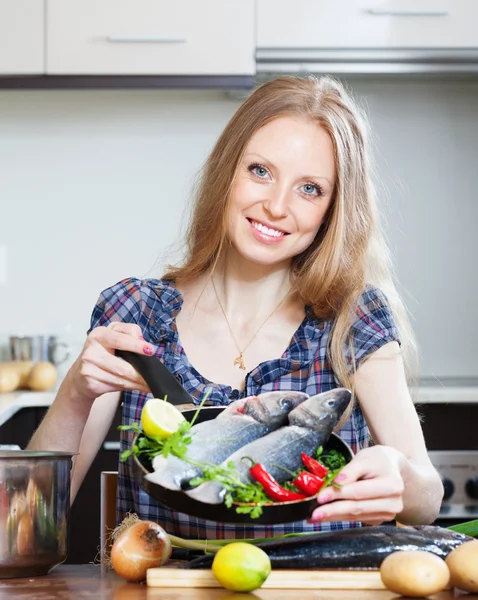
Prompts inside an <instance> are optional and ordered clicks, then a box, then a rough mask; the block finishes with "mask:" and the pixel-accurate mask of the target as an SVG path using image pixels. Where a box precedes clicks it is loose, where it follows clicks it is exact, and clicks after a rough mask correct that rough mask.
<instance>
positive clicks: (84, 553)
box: [0, 407, 121, 564]
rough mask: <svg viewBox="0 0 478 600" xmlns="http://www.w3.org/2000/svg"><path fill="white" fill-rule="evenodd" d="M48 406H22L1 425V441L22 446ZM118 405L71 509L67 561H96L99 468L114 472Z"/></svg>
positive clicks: (117, 443) (119, 419) (117, 442)
mask: <svg viewBox="0 0 478 600" xmlns="http://www.w3.org/2000/svg"><path fill="white" fill-rule="evenodd" d="M47 410H48V408H46V407H45V408H34V407H29V408H23V409H22V410H20V411H19V412H17V413H16V414H15V415H14V416H13V417H12V418H11V419H9V420H8V421H7V422H6V423H4V424H3V425H2V426H1V427H0V444H17V445H18V446H20V448H22V449H24V448H25V447H26V446H27V444H28V442H29V441H30V438H31V437H32V435H33V433H34V431H35V429H36V428H37V427H38V426H39V425H40V423H41V422H42V420H43V418H44V416H45V414H46V412H47ZM120 424H121V407H119V408H118V410H117V412H116V415H115V418H114V421H113V424H112V425H111V427H110V430H109V432H108V434H107V435H106V438H105V443H104V444H103V446H102V448H101V449H100V451H99V452H98V454H97V455H96V458H95V460H94V461H93V463H92V465H91V467H90V470H89V471H88V473H87V475H86V477H85V479H84V481H83V484H82V486H81V488H80V490H79V492H78V494H77V496H76V498H75V502H74V503H73V506H72V509H71V520H70V549H69V552H68V558H67V560H66V562H67V563H69V564H85V563H90V562H92V561H94V560H95V558H96V556H97V555H98V552H99V546H100V481H101V472H102V471H117V470H118V460H119V452H118V449H119V431H118V425H120Z"/></svg>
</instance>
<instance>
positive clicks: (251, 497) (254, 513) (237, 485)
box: [186, 459, 272, 519]
mask: <svg viewBox="0 0 478 600" xmlns="http://www.w3.org/2000/svg"><path fill="white" fill-rule="evenodd" d="M186 460H187V459H186ZM198 466H200V465H199V464H198ZM201 468H202V469H203V475H202V476H201V477H195V478H194V479H192V480H191V481H190V482H189V483H190V484H191V485H192V486H194V487H196V486H198V485H201V483H204V482H206V481H217V482H219V483H221V484H222V486H223V487H224V489H225V490H226V494H225V497H224V503H225V505H226V506H227V507H228V508H231V506H232V505H233V504H234V503H236V504H240V505H241V506H237V507H236V512H237V513H238V514H243V515H246V514H248V515H250V517H251V518H252V519H257V518H258V517H260V516H261V514H262V507H263V506H264V504H271V503H272V500H271V499H270V498H269V497H268V496H267V495H266V493H265V491H264V488H263V487H262V485H261V484H260V483H256V482H254V483H244V482H243V481H242V480H241V478H240V475H239V473H238V472H237V471H236V469H235V468H234V463H233V462H232V461H230V462H229V463H227V465H226V467H221V466H218V465H213V464H205V465H202V466H201Z"/></svg>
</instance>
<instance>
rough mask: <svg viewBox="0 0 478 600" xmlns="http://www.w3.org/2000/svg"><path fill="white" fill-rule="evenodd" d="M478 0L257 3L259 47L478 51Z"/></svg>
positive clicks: (284, 0) (281, 0) (266, 0)
mask: <svg viewBox="0 0 478 600" xmlns="http://www.w3.org/2000/svg"><path fill="white" fill-rule="evenodd" d="M477 22H478V2H476V0H388V1H384V0H335V1H334V2H330V0H295V1H294V2H290V1H289V0H257V47H258V49H261V48H268V49H294V48H297V49H299V48H300V49H304V48H310V49H324V50H326V49H329V50H330V49H341V50H346V49H364V50H365V49H374V48H375V49H378V48H383V49H389V50H397V49H409V50H414V49H415V50H418V49H424V48H435V49H440V48H442V49H443V48H448V49H449V48H456V49H459V48H477V47H478V33H477V29H476V23H477Z"/></svg>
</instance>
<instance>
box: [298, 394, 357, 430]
mask: <svg viewBox="0 0 478 600" xmlns="http://www.w3.org/2000/svg"><path fill="white" fill-rule="evenodd" d="M351 398H352V394H351V392H350V391H349V390H347V389H346V388H336V389H334V390H330V391H328V392H322V393H321V394H317V395H316V396H311V397H310V398H309V399H308V400H306V401H305V402H303V403H302V404H301V405H300V406H298V407H297V408H295V409H294V410H293V411H292V412H291V413H290V414H289V425H298V426H299V427H306V428H307V429H313V430H315V431H321V432H323V433H324V434H327V432H329V433H332V431H333V429H334V427H335V426H336V425H337V423H338V422H339V419H340V417H341V416H342V415H343V413H344V411H345V409H346V408H347V406H348V405H349V403H350V399H351Z"/></svg>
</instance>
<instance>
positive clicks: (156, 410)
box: [141, 398, 185, 438]
mask: <svg viewBox="0 0 478 600" xmlns="http://www.w3.org/2000/svg"><path fill="white" fill-rule="evenodd" d="M184 420H185V419H184V416H183V414H182V413H181V411H179V410H178V409H177V408H176V407H175V406H173V405H172V404H169V402H165V401H164V400H159V399H158V398H153V399H151V400H148V401H147V402H146V404H145V405H144V407H143V410H142V411H141V427H142V428H143V431H144V433H145V435H147V436H148V437H160V438H168V437H171V436H172V435H173V433H176V431H177V430H178V429H179V426H180V425H181V423H182V422H183V421H184Z"/></svg>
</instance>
